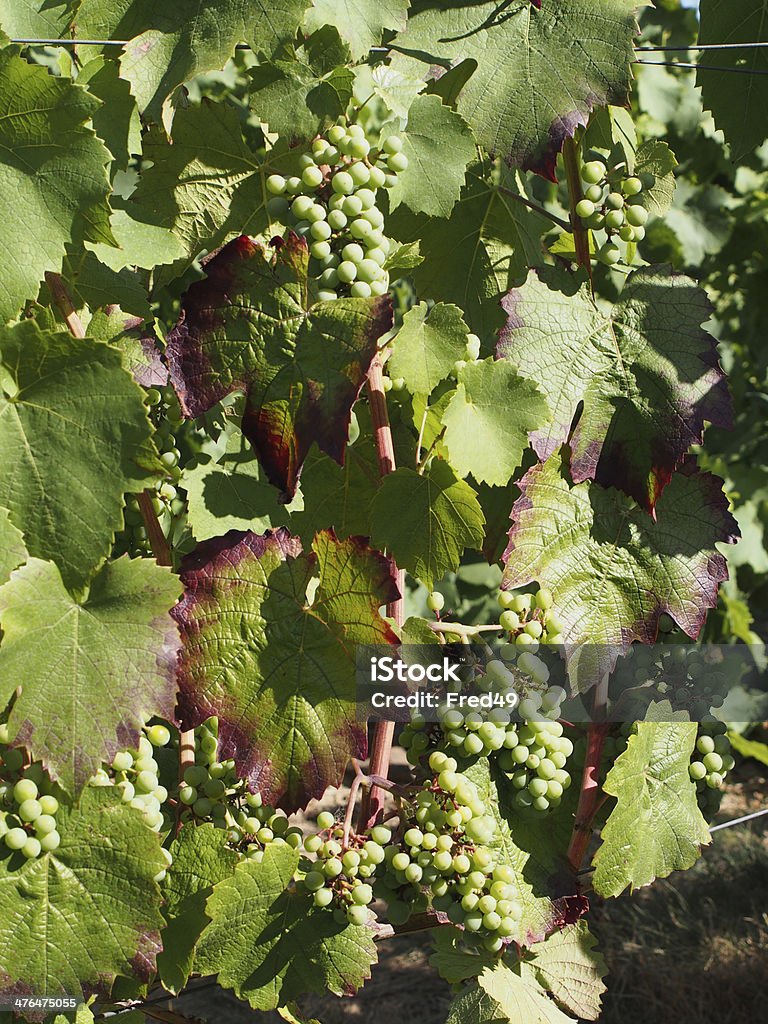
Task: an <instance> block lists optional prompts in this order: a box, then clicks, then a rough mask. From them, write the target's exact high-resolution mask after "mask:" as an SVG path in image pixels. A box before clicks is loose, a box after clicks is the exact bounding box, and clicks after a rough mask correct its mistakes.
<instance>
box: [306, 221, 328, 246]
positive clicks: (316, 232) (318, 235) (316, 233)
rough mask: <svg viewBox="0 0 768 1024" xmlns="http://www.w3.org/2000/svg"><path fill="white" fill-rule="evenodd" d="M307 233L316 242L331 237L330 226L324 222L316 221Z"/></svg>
mask: <svg viewBox="0 0 768 1024" xmlns="http://www.w3.org/2000/svg"><path fill="white" fill-rule="evenodd" d="M309 233H310V235H312V237H313V238H314V239H315V241H316V242H324V241H326V239H328V238H330V237H331V234H332V231H331V225H330V224H329V223H328V221H326V220H317V221H315V222H314V223H313V224H312V226H311V227H310V229H309Z"/></svg>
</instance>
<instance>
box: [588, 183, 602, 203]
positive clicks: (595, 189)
mask: <svg viewBox="0 0 768 1024" xmlns="http://www.w3.org/2000/svg"><path fill="white" fill-rule="evenodd" d="M584 198H585V199H589V200H590V202H592V203H599V202H600V200H601V199H602V198H603V187H602V185H590V186H589V188H586V189H584Z"/></svg>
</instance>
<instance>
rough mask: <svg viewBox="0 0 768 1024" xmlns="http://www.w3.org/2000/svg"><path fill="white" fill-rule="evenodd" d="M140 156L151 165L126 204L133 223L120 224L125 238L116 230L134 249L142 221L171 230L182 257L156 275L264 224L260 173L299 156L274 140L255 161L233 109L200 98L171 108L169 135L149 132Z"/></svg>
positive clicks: (289, 164)
mask: <svg viewBox="0 0 768 1024" xmlns="http://www.w3.org/2000/svg"><path fill="white" fill-rule="evenodd" d="M144 155H145V157H146V158H147V160H148V161H151V163H152V166H151V167H149V169H148V170H144V171H142V174H141V178H140V179H139V184H138V187H137V189H136V191H135V192H134V194H133V195H132V196H131V197H130V199H128V200H127V201H126V203H125V210H126V213H127V214H128V215H129V217H130V218H131V220H132V221H133V222H134V224H133V225H132V226H131V227H130V228H128V227H126V229H125V230H126V232H128V231H129V230H130V232H131V234H130V237H129V239H128V240H126V239H125V238H124V237H121V238H120V244H121V245H124V246H125V248H126V252H127V253H131V254H132V253H133V252H135V250H136V248H138V247H139V246H140V245H141V238H142V236H141V232H142V231H145V230H146V228H145V225H151V226H153V227H154V228H155V229H158V228H165V229H166V230H168V231H170V232H172V234H173V235H174V236H175V237H176V239H177V241H178V245H180V246H181V249H182V251H183V252H184V253H186V257H187V258H186V259H184V260H180V261H179V262H178V263H174V264H173V265H172V266H171V267H170V268H168V269H167V270H163V271H161V272H160V275H159V277H160V280H161V281H165V280H172V279H173V277H174V276H176V275H177V274H180V273H182V272H183V271H184V270H185V269H186V268H187V266H189V264H190V263H191V262H192V260H193V259H194V258H195V257H196V256H197V255H198V254H199V253H200V252H202V251H206V252H211V251H213V250H214V249H216V248H218V247H219V246H220V245H222V244H224V242H227V241H229V240H230V239H231V238H233V237H235V236H239V235H240V234H242V233H244V232H248V233H249V234H251V235H259V234H261V233H262V232H266V231H268V229H269V228H270V219H269V215H268V214H267V211H266V202H267V199H268V194H267V192H266V186H265V184H264V182H265V180H266V177H267V176H269V175H270V174H272V173H273V172H275V171H280V172H281V173H293V172H294V171H295V170H296V161H297V159H298V153H296V152H294V153H292V154H287V155H286V152H285V146H283V147H282V148H281V147H280V145H279V144H278V145H277V146H276V147H275V149H274V150H272V151H270V154H269V158H268V159H267V160H265V161H264V162H263V163H260V162H259V161H258V160H257V158H256V157H255V155H254V154H253V153H252V152H251V151H250V149H249V148H248V146H247V145H246V144H245V141H244V140H243V133H242V130H241V125H240V120H239V118H238V114H237V111H236V110H234V109H233V108H232V107H229V106H224V105H221V104H216V103H210V102H208V101H206V100H204V101H203V102H202V103H201V104H200V105H199V106H191V107H189V108H188V109H187V110H179V111H178V112H177V113H176V116H175V117H174V120H173V141H172V142H169V140H168V139H167V138H166V135H165V132H164V131H162V130H160V129H155V130H153V131H152V132H150V133H148V135H147V136H146V137H145V139H144ZM118 230H120V228H119V226H118ZM271 234H274V232H271ZM134 236H135V242H134V240H133V239H134ZM160 241H161V239H160V237H158V242H160ZM169 254H170V253H169ZM156 276H157V275H156Z"/></svg>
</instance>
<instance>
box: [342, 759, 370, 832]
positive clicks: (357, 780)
mask: <svg viewBox="0 0 768 1024" xmlns="http://www.w3.org/2000/svg"><path fill="white" fill-rule="evenodd" d="M351 761H352V767H353V768H354V769H355V777H354V779H353V780H352V785H351V786H350V787H349V796H348V797H347V813H346V814H345V815H344V841H343V845H344V849H345V850H346V848H347V846H348V845H349V833H350V830H351V828H352V815H353V814H354V812H355V803H356V802H357V793H358V790H359V789H360V786H361V785H362V784H363V780H364V779H365V775H364V774H363V771H362V769H361V767H360V765H359V764H358V763H357V761H356V759H355V758H354V757H353V758H351Z"/></svg>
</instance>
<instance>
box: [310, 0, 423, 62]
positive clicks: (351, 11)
mask: <svg viewBox="0 0 768 1024" xmlns="http://www.w3.org/2000/svg"><path fill="white" fill-rule="evenodd" d="M408 3H409V0H314V3H313V5H312V7H310V9H309V10H308V11H307V15H306V19H305V23H306V25H307V28H308V29H309V30H310V31H311V32H313V31H315V30H316V29H319V28H322V26H323V25H335V26H336V28H337V29H338V30H339V35H340V36H341V38H342V39H344V40H345V41H346V42H347V43H348V44H349V48H350V50H351V51H352V56H353V57H354V58H355V60H358V59H359V58H360V57H364V56H366V55H367V53H368V51H369V50H370V48H371V47H372V46H377V45H378V44H379V43H380V42H381V37H382V34H383V32H384V30H385V29H394V30H395V31H399V30H400V29H403V28H405V22H406V19H407V17H408Z"/></svg>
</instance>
